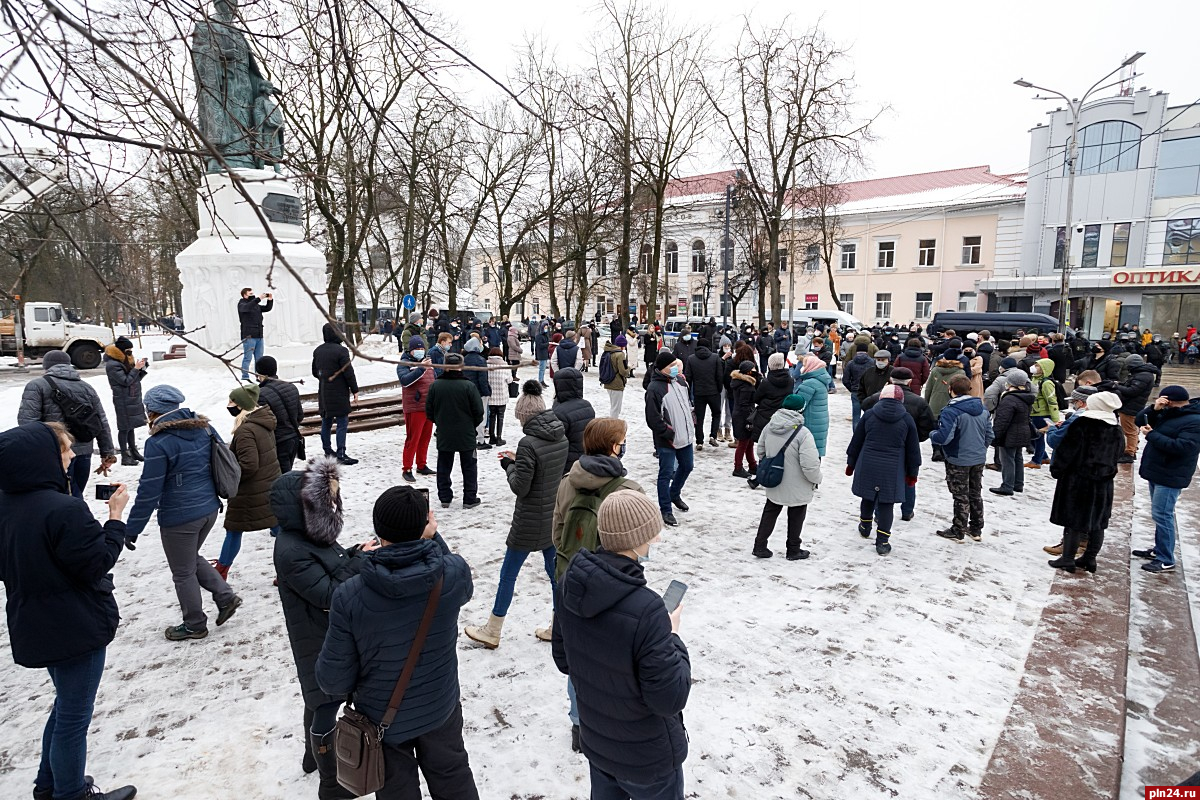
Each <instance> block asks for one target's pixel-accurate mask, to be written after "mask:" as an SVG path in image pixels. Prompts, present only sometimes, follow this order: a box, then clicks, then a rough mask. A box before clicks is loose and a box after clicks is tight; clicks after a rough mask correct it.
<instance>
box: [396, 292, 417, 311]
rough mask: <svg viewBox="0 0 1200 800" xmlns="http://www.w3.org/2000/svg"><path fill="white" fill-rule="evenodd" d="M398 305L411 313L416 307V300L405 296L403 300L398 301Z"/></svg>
mask: <svg viewBox="0 0 1200 800" xmlns="http://www.w3.org/2000/svg"><path fill="white" fill-rule="evenodd" d="M400 304H401V305H402V306H404V307H405V308H407V309H408V310H409V311H412V310H413V309H414V308H416V307H417V298H415V297H413V296H412V295H411V294H406V295H404V299H403V300H401V301H400Z"/></svg>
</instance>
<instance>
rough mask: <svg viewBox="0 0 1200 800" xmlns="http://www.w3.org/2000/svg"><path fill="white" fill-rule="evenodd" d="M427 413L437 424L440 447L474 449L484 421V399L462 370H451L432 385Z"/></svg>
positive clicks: (458, 449)
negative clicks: (476, 434)
mask: <svg viewBox="0 0 1200 800" xmlns="http://www.w3.org/2000/svg"><path fill="white" fill-rule="evenodd" d="M425 413H426V414H427V415H428V416H429V418H430V419H431V420H433V424H434V425H436V426H437V430H436V431H435V435H436V436H437V449H438V450H441V451H452V452H455V453H461V452H464V451H467V450H474V449H475V429H476V428H477V427H479V423H481V422H483V398H481V397H480V396H479V390H478V389H476V388H475V384H474V383H472V382H471V381H469V380H467V377H466V376H465V375H463V373H462V371H461V370H456V369H448V370H446V371H444V372H443V373H442V374H441V375H439V376H438V378H437V380H435V381H434V382H433V385H432V386H430V387H429V395H428V397H427V398H426V401H425Z"/></svg>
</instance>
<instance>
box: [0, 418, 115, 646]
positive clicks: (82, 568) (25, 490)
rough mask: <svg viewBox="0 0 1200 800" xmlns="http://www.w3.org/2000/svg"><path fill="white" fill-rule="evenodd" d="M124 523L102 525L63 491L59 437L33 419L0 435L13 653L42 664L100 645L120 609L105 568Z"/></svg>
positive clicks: (0, 500) (1, 513)
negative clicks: (31, 421)
mask: <svg viewBox="0 0 1200 800" xmlns="http://www.w3.org/2000/svg"><path fill="white" fill-rule="evenodd" d="M124 543H125V523H124V522H120V521H119V520H109V521H108V522H106V523H104V525H103V526H101V525H100V523H99V522H97V521H96V518H95V517H94V516H92V511H91V509H90V508H88V504H87V503H86V502H84V501H83V500H80V499H79V498H76V497H72V496H71V495H70V493H69V492H68V491H67V474H66V472H65V471H64V470H63V465H62V459H61V458H60V457H59V450H58V438H57V437H56V436H55V435H54V432H53V431H51V430H50V429H49V428H47V427H46V426H45V425H43V424H41V423H40V422H33V423H26V424H24V425H21V426H20V427H19V428H13V429H11V430H8V431H5V432H4V433H3V434H0V581H3V582H4V588H5V591H6V593H7V596H8V603H7V611H8V640H9V645H10V646H11V647H12V653H13V660H14V661H16V662H17V663H18V664H20V665H21V666H23V667H46V666H50V665H53V664H58V663H61V662H63V661H68V660H70V659H72V658H77V657H78V656H81V655H84V654H85V653H90V652H92V651H93V650H97V649H99V648H101V647H105V646H107V645H108V643H109V642H111V641H112V640H113V637H114V635H115V634H116V630H117V624H118V623H119V622H120V619H121V617H120V614H119V613H118V611H117V601H116V600H115V599H114V598H113V580H112V575H111V574H109V570H111V569H112V568H113V565H114V564H116V563H117V557H118V556H119V555H120V554H121V549H122V547H123V546H124Z"/></svg>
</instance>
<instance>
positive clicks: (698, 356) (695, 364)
mask: <svg viewBox="0 0 1200 800" xmlns="http://www.w3.org/2000/svg"><path fill="white" fill-rule="evenodd" d="M721 372H722V370H721V359H720V358H718V357H717V356H716V355H715V354H714V353H713V351H712V350H709V349H708V348H707V347H705V346H704V345H698V346H697V347H696V352H695V354H693V355H691V356H689V357H688V359H687V361H686V362H684V365H683V376H684V377H685V378H687V382H688V385H689V386H691V387H692V396H693V397H715V396H717V395H720V394H721Z"/></svg>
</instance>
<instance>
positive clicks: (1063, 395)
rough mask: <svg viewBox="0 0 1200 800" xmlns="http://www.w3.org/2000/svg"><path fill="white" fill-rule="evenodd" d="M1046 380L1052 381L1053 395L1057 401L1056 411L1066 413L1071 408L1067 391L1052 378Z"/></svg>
mask: <svg viewBox="0 0 1200 800" xmlns="http://www.w3.org/2000/svg"><path fill="white" fill-rule="evenodd" d="M1046 380H1048V381H1052V382H1053V383H1054V394H1055V396H1056V397H1057V399H1058V410H1059V411H1066V410H1067V409H1068V408H1070V407H1071V398H1070V396H1069V395H1068V394H1067V390H1066V389H1065V388H1063V385H1062V384H1061V383H1059V382H1058V381H1056V380H1054V379H1053V378H1047V379H1046Z"/></svg>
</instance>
